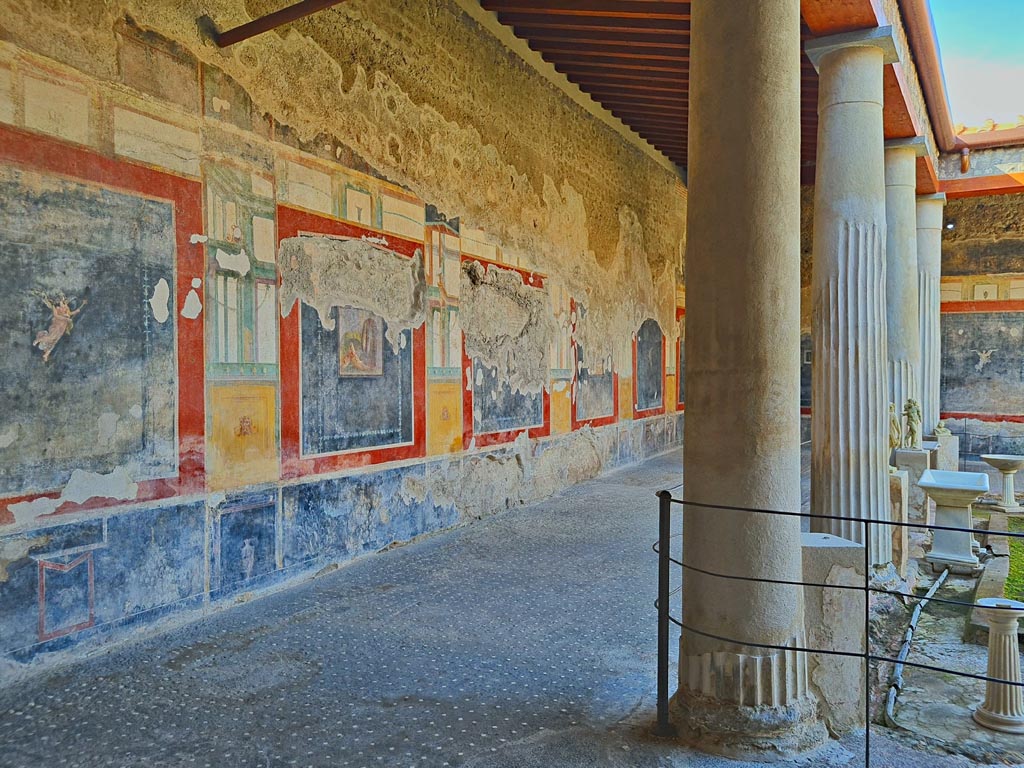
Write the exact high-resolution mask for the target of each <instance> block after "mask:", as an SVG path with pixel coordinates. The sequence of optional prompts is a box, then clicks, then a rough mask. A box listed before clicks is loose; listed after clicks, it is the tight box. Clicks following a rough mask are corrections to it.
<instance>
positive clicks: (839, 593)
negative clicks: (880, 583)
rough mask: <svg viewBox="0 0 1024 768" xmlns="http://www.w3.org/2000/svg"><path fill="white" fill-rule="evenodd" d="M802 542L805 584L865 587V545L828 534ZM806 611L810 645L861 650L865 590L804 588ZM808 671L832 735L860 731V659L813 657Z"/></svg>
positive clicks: (808, 536)
mask: <svg viewBox="0 0 1024 768" xmlns="http://www.w3.org/2000/svg"><path fill="white" fill-rule="evenodd" d="M801 540H802V542H803V566H804V581H809V582H813V583H815V584H829V585H833V584H834V585H836V586H837V587H838V586H840V585H842V586H857V587H860V586H863V585H864V545H863V544H857V543H856V542H853V541H847V540H846V539H840V538H837V537H835V536H831V535H829V534H827V533H805V534H803V536H802V537H801ZM804 610H805V614H806V617H807V618H806V625H807V644H808V646H809V647H811V648H828V649H831V650H836V651H849V652H851V653H860V652H861V651H863V650H864V593H863V592H854V591H853V590H848V589H838V588H829V587H824V588H822V587H804ZM808 673H809V675H810V678H809V679H810V684H811V686H812V687H813V688H814V689H815V690H816V691H817V693H818V700H819V702H820V704H821V715H822V717H823V718H824V719H825V722H826V723H827V724H828V727H829V730H830V731H831V732H832V733H838V734H841V733H844V732H846V731H849V730H850V729H852V728H857V727H861V728H863V727H864V663H863V662H862V661H861V660H860V659H855V658H850V657H844V656H830V655H828V654H825V653H812V654H810V658H809V660H808Z"/></svg>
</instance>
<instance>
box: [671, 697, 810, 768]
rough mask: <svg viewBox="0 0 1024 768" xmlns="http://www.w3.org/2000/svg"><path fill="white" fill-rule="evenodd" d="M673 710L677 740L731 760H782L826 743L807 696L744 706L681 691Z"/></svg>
mask: <svg viewBox="0 0 1024 768" xmlns="http://www.w3.org/2000/svg"><path fill="white" fill-rule="evenodd" d="M672 709H673V710H674V712H675V718H674V720H675V722H676V724H677V726H678V729H679V736H678V738H679V740H680V741H681V742H683V743H684V744H686V745H688V746H691V747H694V748H695V749H699V750H701V751H702V752H709V753H711V754H715V755H721V756H723V757H728V758H732V759H734V760H750V761H763V762H774V761H776V760H786V759H788V758H791V757H793V756H795V755H798V754H800V753H802V752H807V751H809V750H811V749H815V748H816V747H818V746H820V745H821V744H823V743H824V742H825V741H826V740H827V739H828V731H827V730H826V728H825V725H824V724H823V723H822V722H821V720H820V719H819V718H818V703H817V701H815V700H814V699H813V698H812V697H811V696H810V695H808V696H804V697H802V698H800V699H797V700H796V701H795V702H793V703H792V704H789V705H788V706H780V707H764V706H762V707H746V706H741V705H739V704H733V703H730V702H723V701H719V700H718V699H713V698H711V697H710V696H702V695H701V694H698V693H693V692H692V691H688V690H685V689H680V690H679V691H678V692H677V693H676V695H675V696H674V697H673V698H672Z"/></svg>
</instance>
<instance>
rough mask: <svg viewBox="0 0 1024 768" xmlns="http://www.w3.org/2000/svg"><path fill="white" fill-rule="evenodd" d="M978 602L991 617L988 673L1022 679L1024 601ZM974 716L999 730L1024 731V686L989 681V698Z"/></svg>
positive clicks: (995, 676) (997, 600)
mask: <svg viewBox="0 0 1024 768" xmlns="http://www.w3.org/2000/svg"><path fill="white" fill-rule="evenodd" d="M978 605H979V606H980V607H981V608H982V613H983V615H984V617H985V619H987V620H988V668H987V671H986V672H985V674H986V676H987V677H994V678H998V679H1000V680H1008V681H1010V682H1016V683H1019V682H1021V674H1020V646H1019V642H1018V640H1017V621H1018V619H1020V617H1021V616H1024V604H1022V603H1019V602H1016V601H1014V600H1004V599H1000V598H988V599H983V600H979V601H978ZM974 719H975V721H976V722H978V723H979V724H980V725H983V726H985V727H986V728H991V729H993V730H996V731H1005V732H1008V733H1024V689H1022V688H1021V687H1020V686H1019V685H1007V684H1006V683H996V682H991V681H988V682H986V683H985V701H984V703H983V704H982V705H981V706H980V707H978V708H977V709H976V710H975V711H974Z"/></svg>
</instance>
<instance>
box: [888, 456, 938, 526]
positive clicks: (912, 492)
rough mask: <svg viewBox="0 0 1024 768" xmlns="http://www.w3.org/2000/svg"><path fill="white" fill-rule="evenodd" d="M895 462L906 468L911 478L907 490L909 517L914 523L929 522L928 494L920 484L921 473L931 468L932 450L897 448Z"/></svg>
mask: <svg viewBox="0 0 1024 768" xmlns="http://www.w3.org/2000/svg"><path fill="white" fill-rule="evenodd" d="M893 464H894V465H895V466H896V468H897V469H901V470H906V472H907V478H908V480H909V483H910V485H909V487H908V491H907V519H908V520H910V522H914V523H926V522H928V495H927V494H926V493H925V492H924V490H923V489H922V488H921V486H920V485H919V482H920V480H921V475H923V474H924V472H925V471H926V470H928V469H930V468H931V452H930V451H925V450H917V449H916V448H897V449H896V451H895V452H894V453H893Z"/></svg>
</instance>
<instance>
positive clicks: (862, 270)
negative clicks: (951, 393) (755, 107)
mask: <svg viewBox="0 0 1024 768" xmlns="http://www.w3.org/2000/svg"><path fill="white" fill-rule="evenodd" d="M807 55H808V56H809V57H810V59H811V62H812V63H813V64H814V65H815V67H816V68H817V69H818V73H819V85H818V153H817V161H816V169H815V174H816V178H815V185H814V246H813V249H814V250H813V254H814V256H813V259H814V263H813V269H812V277H811V283H812V293H813V313H814V314H813V318H814V319H813V329H812V337H813V348H814V368H813V373H812V385H811V388H812V389H811V391H812V402H813V403H814V408H813V411H812V415H811V509H812V511H813V512H814V513H815V514H819V515H830V516H839V517H853V518H859V519H869V520H886V521H888V520H890V518H891V512H890V509H889V475H888V472H889V470H888V465H889V461H888V458H889V444H888V432H889V430H888V411H889V393H888V385H887V376H886V360H887V353H886V347H887V344H886V323H885V306H884V305H885V236H886V223H885V163H884V158H883V149H882V145H883V139H882V65H883V64H884V63H886V62H888V61H895V60H896V52H895V47H894V45H893V41H892V30H891V28H889V27H884V28H880V29H874V30H869V31H861V32H852V33H847V34H842V35H835V36H833V37H828V38H822V39H818V40H813V41H810V42H809V43H807ZM811 523H812V524H811V528H812V530H814V531H817V532H820V533H831V534H833V535H836V536H839V537H840V538H844V539H849V540H851V541H856V542H857V543H859V544H865V543H866V545H867V546H868V547H869V549H870V556H871V562H872V563H873V564H875V565H881V564H885V563H888V562H889V561H890V560H891V559H892V540H891V538H890V534H891V533H892V532H891V531H890V530H889V527H888V526H869V528H868V539H867V542H865V540H864V526H862V525H861V524H860V523H857V522H846V521H842V520H836V521H827V520H812V521H811Z"/></svg>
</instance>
